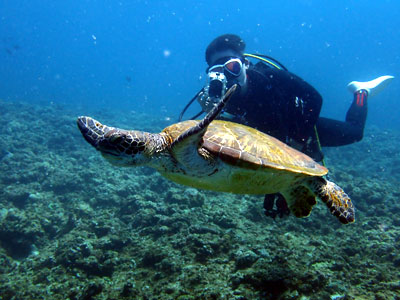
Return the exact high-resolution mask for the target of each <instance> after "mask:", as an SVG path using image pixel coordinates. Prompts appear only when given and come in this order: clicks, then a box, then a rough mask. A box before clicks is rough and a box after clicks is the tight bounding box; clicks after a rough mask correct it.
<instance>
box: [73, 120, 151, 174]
mask: <svg viewBox="0 0 400 300" xmlns="http://www.w3.org/2000/svg"><path fill="white" fill-rule="evenodd" d="M77 123H78V128H79V130H80V131H81V133H82V135H83V137H84V138H85V140H86V141H87V142H88V143H89V144H91V145H92V146H93V147H94V148H96V150H98V151H100V152H101V154H102V155H103V157H104V158H106V159H107V160H108V161H109V162H110V163H112V164H113V165H117V166H126V167H128V166H142V165H146V164H147V163H149V162H150V160H151V156H152V154H153V153H154V148H155V143H154V141H153V140H154V138H152V136H153V135H152V134H150V133H147V132H143V131H133V130H132V131H128V130H123V129H118V128H114V127H108V126H105V125H103V124H101V123H100V122H98V121H96V120H94V119H92V118H90V117H79V118H78V121H77Z"/></svg>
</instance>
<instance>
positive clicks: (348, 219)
mask: <svg viewBox="0 0 400 300" xmlns="http://www.w3.org/2000/svg"><path fill="white" fill-rule="evenodd" d="M309 186H310V188H311V189H312V190H313V192H314V193H315V194H316V195H317V196H318V197H319V198H320V199H321V200H322V201H323V202H325V204H326V206H328V208H329V210H330V211H331V213H332V214H333V215H334V216H335V217H337V218H338V219H339V221H340V222H342V223H343V224H347V223H352V222H354V219H355V212H354V206H353V203H352V202H351V200H350V197H349V196H348V195H347V194H346V193H345V192H344V191H343V189H342V188H341V187H340V186H338V185H337V184H336V183H334V182H332V181H329V180H325V179H324V178H322V177H318V178H316V177H313V179H312V180H310V182H309Z"/></svg>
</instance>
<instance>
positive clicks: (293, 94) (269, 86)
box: [221, 63, 367, 218]
mask: <svg viewBox="0 0 400 300" xmlns="http://www.w3.org/2000/svg"><path fill="white" fill-rule="evenodd" d="M247 80H248V88H247V90H246V93H245V94H244V95H242V94H240V95H239V93H237V94H236V95H234V96H233V97H232V99H231V100H230V101H229V102H228V104H227V106H226V108H225V109H224V111H225V112H226V113H229V117H224V115H222V116H221V119H227V120H231V121H234V122H237V123H241V124H245V125H248V126H250V127H253V128H257V129H258V130H260V131H262V132H264V133H267V134H269V135H271V136H274V137H276V138H278V139H279V140H281V141H282V142H284V143H287V144H288V145H290V146H292V147H294V148H296V149H298V150H300V151H302V152H303V153H306V154H307V155H309V156H311V157H312V158H313V159H314V160H316V161H321V160H322V158H323V154H322V152H321V149H320V146H319V145H318V139H317V133H318V137H319V141H320V145H321V146H322V147H324V146H341V145H346V144H351V143H354V142H356V141H359V140H361V139H362V136H363V131H364V126H365V121H366V117H367V93H366V91H361V92H360V93H357V94H355V95H354V101H353V103H352V105H351V107H350V109H349V110H348V112H347V115H346V121H345V122H342V121H337V120H332V119H328V118H322V117H319V113H320V111H321V106H322V97H321V95H320V94H319V93H318V92H317V90H315V89H314V88H313V87H312V86H311V85H310V84H308V83H307V82H305V81H304V80H303V79H301V78H300V77H298V76H297V75H294V74H292V73H290V72H287V71H284V70H279V69H275V68H270V67H268V66H266V65H265V64H263V63H258V64H256V65H255V66H250V68H249V69H248V70H247ZM274 205H275V206H276V208H274ZM264 213H265V214H266V215H267V216H270V217H272V218H275V217H276V216H277V215H279V216H280V217H282V216H284V215H288V214H289V213H290V211H289V208H288V207H287V204H286V201H285V199H284V198H283V196H282V195H281V194H268V195H265V199H264Z"/></svg>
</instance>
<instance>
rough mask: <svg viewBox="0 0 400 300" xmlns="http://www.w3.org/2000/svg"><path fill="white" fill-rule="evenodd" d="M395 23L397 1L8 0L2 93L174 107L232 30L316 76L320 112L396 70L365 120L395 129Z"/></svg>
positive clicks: (44, 100) (338, 108)
mask: <svg viewBox="0 0 400 300" xmlns="http://www.w3.org/2000/svg"><path fill="white" fill-rule="evenodd" d="M266 3H267V4H266ZM398 28H400V3H399V2H398V1H397V0H380V1H372V0H357V1H356V0H353V1H344V0H336V1H321V0H315V1H313V0H299V1H293V0H281V1H273V2H272V1H261V0H257V1H229V2H228V1H218V0H217V1H183V0H177V1H94V0H87V1H82V0H79V1H77V0H71V1H49V0H40V1H38V0H29V1H27V0H26V1H1V2H0V99H2V100H6V101H21V100H23V101H27V102H32V103H37V104H38V105H41V104H48V103H50V102H54V103H61V104H68V105H72V106H74V107H76V108H77V110H78V111H79V112H81V113H84V111H85V110H87V109H88V108H93V107H96V108H98V109H110V108H112V109H117V110H120V111H121V113H124V112H125V111H126V110H129V111H146V112H149V113H152V114H156V115H160V116H169V117H171V118H176V117H177V115H178V114H179V112H180V110H181V109H182V107H183V106H184V105H185V104H186V102H187V101H188V100H190V99H191V98H192V97H193V95H194V94H195V93H196V92H197V91H198V90H199V89H200V88H201V87H202V85H203V84H204V70H205V68H206V63H205V60H204V51H205V48H206V46H207V45H208V43H209V42H210V41H211V40H212V39H214V38H215V37H216V36H218V35H220V34H223V33H236V34H238V35H240V36H241V37H242V38H243V39H245V41H246V42H247V52H250V53H252V52H259V53H264V54H267V55H271V56H273V57H275V58H277V59H278V60H280V61H281V62H282V63H283V64H284V65H286V67H288V68H289V70H291V71H293V72H294V73H296V74H298V75H299V76H301V77H303V78H304V79H305V80H307V81H308V82H310V83H311V84H312V85H314V86H315V87H316V88H317V89H318V90H319V91H320V93H321V94H322V95H323V98H324V106H323V110H322V115H324V116H330V117H333V118H337V119H343V118H344V116H345V113H346V111H347V108H348V107H349V105H350V103H351V100H352V99H351V94H350V93H349V92H348V91H347V90H346V85H347V83H348V82H349V81H352V80H370V79H373V78H374V77H376V76H379V75H384V74H391V75H394V76H396V80H395V81H393V82H392V84H391V85H390V86H389V87H388V88H387V89H386V90H385V91H383V92H382V93H381V94H379V95H378V96H377V97H375V98H372V99H371V100H370V102H369V116H368V126H370V125H378V126H382V127H385V128H397V129H399V128H400V122H399V121H398V118H399V117H400V108H399V107H400V102H399V97H398V95H399V94H400V84H399V82H400V74H399V70H400V54H399V53H400V51H399V50H400V35H399V34H398ZM195 111H197V107H194V108H193V112H195ZM189 114H190V112H189Z"/></svg>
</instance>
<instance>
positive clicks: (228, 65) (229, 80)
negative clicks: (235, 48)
mask: <svg viewBox="0 0 400 300" xmlns="http://www.w3.org/2000/svg"><path fill="white" fill-rule="evenodd" d="M247 68H248V61H247V60H245V61H242V60H241V59H240V58H239V57H237V56H225V57H221V58H219V59H218V60H216V61H215V63H214V64H213V65H212V66H210V67H209V68H208V69H207V70H206V72H207V82H206V85H205V86H204V88H203V91H202V93H201V94H200V95H199V98H198V101H199V103H200V105H201V107H202V109H203V111H205V112H208V111H210V110H211V109H212V108H213V107H214V105H216V104H217V103H218V102H219V101H220V100H221V99H222V97H223V96H224V95H225V93H226V91H227V90H228V89H229V88H230V87H231V86H233V85H234V84H238V85H239V87H240V90H241V92H244V91H245V90H246V83H247V79H246V69H247Z"/></svg>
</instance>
